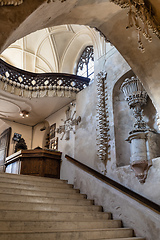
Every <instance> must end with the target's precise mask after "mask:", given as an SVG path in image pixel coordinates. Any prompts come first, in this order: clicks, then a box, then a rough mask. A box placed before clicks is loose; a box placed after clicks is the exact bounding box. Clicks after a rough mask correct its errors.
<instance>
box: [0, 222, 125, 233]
mask: <svg viewBox="0 0 160 240" xmlns="http://www.w3.org/2000/svg"><path fill="white" fill-rule="evenodd" d="M121 226H122V225H121V221H120V220H106V221H104V220H103V221H83V222H80V221H79V222H75V221H72V222H70V221H66V222H65V221H54V222H48V221H45V222H44V221H41V222H35V221H31V222H24V221H0V231H8V229H9V231H38V230H40V231H42V230H45V231H46V230H49V231H50V230H61V229H63V230H76V229H77V230H78V229H105V228H120V227H121Z"/></svg>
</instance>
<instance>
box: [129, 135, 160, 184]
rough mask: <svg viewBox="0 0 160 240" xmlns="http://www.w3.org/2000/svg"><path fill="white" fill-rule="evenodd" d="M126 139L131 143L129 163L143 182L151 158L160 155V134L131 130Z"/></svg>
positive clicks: (150, 163)
mask: <svg viewBox="0 0 160 240" xmlns="http://www.w3.org/2000/svg"><path fill="white" fill-rule="evenodd" d="M127 141H128V142H129V143H130V144H131V145H130V150H131V157H130V165H131V168H132V169H133V171H134V172H135V175H136V177H137V178H138V180H139V181H140V182H141V183H144V182H145V179H146V177H147V173H148V170H149V168H150V167H151V165H152V159H153V158H155V157H157V156H160V149H159V143H160V134H158V133H156V132H154V131H151V130H146V131H133V132H131V133H130V135H129V137H128V139H127Z"/></svg>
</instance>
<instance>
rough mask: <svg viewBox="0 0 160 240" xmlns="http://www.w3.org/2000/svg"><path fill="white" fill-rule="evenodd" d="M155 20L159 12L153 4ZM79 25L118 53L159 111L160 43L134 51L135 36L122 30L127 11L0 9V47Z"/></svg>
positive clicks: (83, 6) (39, 5) (110, 7)
mask: <svg viewBox="0 0 160 240" xmlns="http://www.w3.org/2000/svg"><path fill="white" fill-rule="evenodd" d="M154 5H155V8H156V12H157V16H158V14H159V11H160V8H159V7H158V5H157V3H154ZM66 23H70V24H83V25H89V26H91V27H96V28H98V29H99V30H100V31H101V32H102V33H103V34H104V35H105V36H106V37H107V38H109V40H110V41H111V43H112V44H113V45H114V46H115V47H116V48H117V49H118V51H119V52H120V53H121V54H122V56H123V57H124V58H125V59H126V61H127V62H128V63H129V65H130V66H131V68H132V69H133V71H134V72H135V74H136V75H138V77H139V79H140V80H141V81H142V83H143V84H144V86H145V89H146V90H147V92H148V94H149V96H150V98H151V99H152V101H153V103H154V105H155V106H156V108H157V110H160V96H159V88H160V81H159V76H160V61H159V59H160V41H159V39H158V38H157V37H156V36H153V42H152V43H148V42H147V41H146V42H144V45H145V48H146V52H145V53H144V54H142V53H141V52H140V51H139V50H138V49H137V34H136V32H135V30H134V29H130V30H126V24H127V10H122V9H121V8H120V7H118V6H116V5H115V4H113V3H110V2H109V1H108V0H106V1H104V0H101V1H98V0H92V1H89V0H88V1H85V0H81V1H80V0H73V1H69V0H66V1H64V2H63V3H62V2H61V1H59V0H56V1H55V2H52V1H51V2H50V3H47V1H44V0H40V1H39V0H35V1H32V0H26V1H24V3H23V4H21V5H20V6H17V7H14V6H10V7H7V6H5V7H1V21H0V30H1V38H0V46H1V51H2V50H4V49H5V48H6V47H7V46H9V45H10V44H11V43H12V42H14V41H15V40H17V39H19V38H21V37H23V36H25V35H26V34H29V33H31V32H34V31H36V30H38V29H42V28H44V27H49V26H53V25H54V26H55V25H61V24H66Z"/></svg>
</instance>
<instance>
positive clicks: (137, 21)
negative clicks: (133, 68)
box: [110, 0, 160, 52]
mask: <svg viewBox="0 0 160 240" xmlns="http://www.w3.org/2000/svg"><path fill="white" fill-rule="evenodd" d="M110 2H113V3H115V4H116V5H119V6H120V7H121V8H129V11H128V26H127V27H126V29H128V28H131V27H135V28H136V30H137V34H138V48H139V49H140V50H141V51H142V52H144V51H145V48H144V46H143V43H142V40H141V36H142V35H143V36H144V37H145V38H146V39H147V40H148V41H149V42H151V41H152V37H151V35H150V33H149V30H152V32H153V33H154V34H156V36H157V37H158V38H159V39H160V25H159V23H158V20H157V19H156V16H155V13H154V10H153V7H152V5H151V3H150V2H149V1H147V4H146V3H145V1H144V0H110Z"/></svg>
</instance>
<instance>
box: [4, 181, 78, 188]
mask: <svg viewBox="0 0 160 240" xmlns="http://www.w3.org/2000/svg"><path fill="white" fill-rule="evenodd" d="M1 183H2V184H3V185H4V184H8V185H9V184H11V185H15V184H16V186H17V187H19V186H22V187H23V186H25V187H37V188H51V189H52V188H59V187H60V188H62V189H63V188H64V189H65V187H67V189H72V188H73V184H67V183H53V185H54V184H55V185H57V186H47V185H46V186H43V185H42V186H40V185H34V184H25V183H24V184H23V183H11V182H10V183H8V182H0V184H1ZM1 187H2V188H4V187H3V186H0V188H1ZM8 188H10V187H8Z"/></svg>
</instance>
